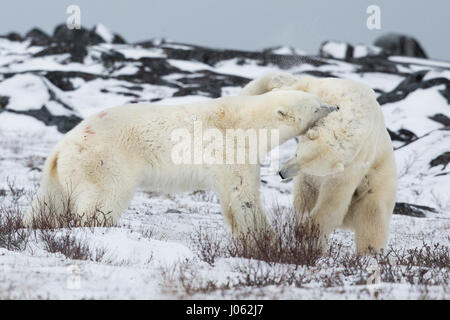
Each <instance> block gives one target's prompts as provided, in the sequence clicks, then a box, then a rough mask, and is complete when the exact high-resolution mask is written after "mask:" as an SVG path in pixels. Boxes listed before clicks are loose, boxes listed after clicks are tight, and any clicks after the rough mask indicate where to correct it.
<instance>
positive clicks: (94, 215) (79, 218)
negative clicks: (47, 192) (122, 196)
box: [30, 193, 113, 229]
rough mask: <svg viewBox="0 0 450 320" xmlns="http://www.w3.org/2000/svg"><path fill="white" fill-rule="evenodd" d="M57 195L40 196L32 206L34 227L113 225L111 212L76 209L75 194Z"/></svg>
mask: <svg viewBox="0 0 450 320" xmlns="http://www.w3.org/2000/svg"><path fill="white" fill-rule="evenodd" d="M59 199H60V200H56V197H47V198H39V199H38V201H37V202H36V203H35V205H34V206H33V208H32V219H31V226H30V227H31V228H32V229H55V228H68V229H72V228H80V227H91V228H94V227H111V226H112V225H113V223H112V218H111V216H110V212H103V211H101V210H100V209H98V208H95V209H93V210H91V211H90V212H81V213H80V212H76V211H75V210H74V201H73V194H72V193H69V194H67V195H60V197H59Z"/></svg>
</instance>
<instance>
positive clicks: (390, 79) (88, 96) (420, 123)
mask: <svg viewBox="0 0 450 320" xmlns="http://www.w3.org/2000/svg"><path fill="white" fill-rule="evenodd" d="M96 34H97V36H95V35H96ZM42 37H43V36H41V38H39V39H41V42H39V41H37V40H36V39H37V38H36V37H34V38H33V37H31V36H29V37H25V38H22V39H20V40H17V39H16V40H11V39H8V38H7V37H5V38H0V168H1V170H0V208H1V209H2V211H0V213H1V214H5V212H6V211H7V209H8V208H9V209H11V208H12V207H16V206H17V208H18V209H17V208H16V211H18V210H22V211H24V210H26V208H27V206H28V205H29V200H30V197H31V194H32V192H33V191H34V190H36V188H37V186H38V184H39V179H40V176H41V169H42V166H43V163H44V160H45V158H46V156H47V155H48V153H49V152H50V150H51V148H52V147H53V146H54V145H55V144H56V142H57V141H58V140H59V139H60V138H61V137H62V135H63V133H64V132H66V131H68V130H70V128H72V127H73V126H74V125H75V124H76V123H77V122H78V121H80V119H82V118H84V117H86V116H89V115H91V114H93V113H96V112H99V111H101V110H103V109H105V108H108V107H112V106H116V105H121V104H124V103H128V102H140V101H146V102H148V101H158V103H164V104H175V103H183V102H192V101H197V100H202V99H209V98H213V97H218V96H222V95H233V94H236V93H237V92H239V90H240V88H241V87H242V86H243V85H245V83H247V82H248V81H249V80H251V79H253V78H255V77H258V76H260V75H262V74H263V73H265V72H267V71H269V70H274V69H283V70H287V71H290V72H293V73H295V74H312V75H316V76H335V77H340V78H348V79H353V80H358V81H361V82H364V83H366V84H367V85H369V86H371V87H372V88H373V89H374V90H375V91H376V92H377V94H378V99H379V102H380V104H381V106H382V110H383V112H384V115H385V120H386V124H387V127H388V129H389V131H390V133H391V136H392V139H393V143H394V147H395V149H396V151H395V155H396V160H397V165H398V178H399V188H398V198H397V202H398V203H408V204H414V205H422V206H427V207H430V208H429V210H420V214H421V215H424V216H423V217H414V216H409V215H399V214H395V215H394V216H393V220H392V224H391V232H390V239H389V246H390V248H392V249H394V250H398V251H402V250H406V249H411V248H415V247H421V246H422V245H423V242H425V243H426V244H436V243H439V244H440V245H441V246H444V248H447V256H446V259H447V260H445V259H444V260H443V261H448V247H449V245H450V192H449V191H450V166H449V167H447V164H448V162H450V131H449V128H450V127H449V126H450V63H449V62H444V61H430V60H426V59H418V58H406V57H393V56H389V57H386V56H381V55H377V54H378V52H379V51H377V50H375V49H373V48H372V47H370V48H369V49H370V50H369V49H367V50H362V49H361V50H358V52H359V53H358V56H357V57H355V58H354V59H350V60H347V61H345V60H343V59H340V58H342V57H341V56H340V54H339V52H338V53H336V56H335V58H329V56H330V54H331V55H332V53H333V52H330V50H331V51H332V50H333V48H336V50H338V49H339V48H340V45H333V44H332V43H331V44H330V45H328V46H327V50H328V58H323V57H321V56H314V55H310V56H308V55H305V53H304V52H302V51H300V50H297V49H293V48H288V47H286V48H284V47H281V48H276V49H271V50H266V51H262V52H245V51H234V50H215V49H209V48H202V47H197V46H191V45H186V44H178V43H170V42H169V43H168V42H164V41H156V40H155V41H148V42H143V43H140V44H126V43H122V41H116V42H117V43H113V42H114V41H113V39H115V36H114V34H112V33H111V32H109V31H108V30H107V29H106V28H105V27H103V26H100V27H96V28H95V29H94V30H93V31H90V34H87V35H86V37H88V40H86V39H84V38H83V39H84V40H83V41H85V42H86V43H82V41H81V40H80V44H79V47H77V48H74V46H71V45H68V44H67V43H65V42H64V41H61V40H58V41H59V42H58V41H56V40H55V39H54V37H53V38H52V37H49V36H47V38H45V37H43V38H42ZM98 37H100V38H101V39H98ZM42 39H44V40H42ZM92 39H94V40H95V39H97V40H95V41H94V40H92ZM36 43H40V45H37V44H36ZM55 48H56V49H55ZM361 48H363V46H361ZM364 52H366V53H367V52H372V55H370V56H369V55H367V56H365V55H364ZM373 52H376V53H373ZM80 61H81V62H80ZM295 149H296V142H295V141H294V140H291V141H288V142H287V143H285V144H284V145H282V146H281V147H280V156H281V157H280V161H281V162H283V161H285V160H286V159H288V158H289V157H290V156H292V155H293V154H294V153H295ZM264 169H266V168H263V172H264V175H263V176H262V177H261V179H262V182H263V183H262V187H261V191H262V195H263V201H264V203H265V204H266V208H267V210H268V211H270V208H271V207H272V206H274V205H275V204H278V205H281V206H286V207H289V206H291V198H292V195H291V189H292V182H290V183H283V182H281V181H280V179H279V177H278V176H277V175H274V174H273V173H271V172H269V171H268V170H264ZM21 189H23V191H21ZM432 209H434V210H432ZM396 213H400V211H399V210H397V211H396ZM407 213H408V212H407ZM0 229H1V227H0ZM199 230H201V232H205V233H206V234H210V235H214V236H215V237H217V238H220V239H227V238H228V237H229V233H230V232H229V230H228V229H227V227H226V226H225V224H224V220H223V218H222V216H221V213H220V205H219V202H218V198H217V196H216V195H215V194H213V193H211V192H193V193H187V194H171V195H156V194H152V193H148V192H144V191H140V192H138V193H137V194H136V195H135V198H134V200H133V201H132V203H131V205H130V206H129V208H128V209H127V210H126V212H125V213H124V214H123V216H122V218H121V220H120V223H119V225H118V226H117V227H114V228H94V229H92V228H91V229H83V228H75V229H72V230H61V231H59V232H60V233H61V234H65V233H66V234H67V233H70V234H71V235H73V236H74V237H75V238H76V239H77V241H79V242H80V243H85V244H86V245H87V246H88V249H86V250H87V251H89V252H90V253H92V254H91V255H90V256H89V257H88V258H85V259H71V258H69V257H67V256H66V255H64V254H62V253H60V252H56V253H51V252H49V250H48V248H46V246H45V243H44V242H43V241H42V239H41V238H39V236H31V237H30V239H29V241H28V243H27V245H26V246H25V247H23V248H20V249H17V248H16V249H14V248H9V249H8V248H6V247H7V246H6V245H4V244H3V245H0V299H6V298H11V299H36V298H44V299H46V298H49V299H81V298H87V299H89V298H95V299H179V298H200V299H204V298H206V299H215V298H232V299H233V298H236V299H245V298H250V299H312V298H316V299H358V298H362V299H418V298H429V299H449V298H450V289H449V287H448V273H449V265H444V266H441V267H439V266H437V265H438V264H439V263H438V264H436V263H434V264H432V266H431V267H430V268H428V267H427V268H428V269H427V268H425V269H420V270H422V271H421V272H418V273H416V274H414V277H415V278H414V277H413V276H410V277H409V276H408V272H406V271H405V272H404V274H402V275H399V276H398V277H388V276H387V275H383V274H382V275H381V280H382V282H381V283H380V284H378V285H376V287H374V286H367V285H366V284H365V280H364V277H365V276H368V273H367V272H368V271H367V270H365V269H364V268H365V267H364V268H363V267H359V268H363V269H364V270H361V272H362V273H361V274H360V273H358V272H359V271H358V272H357V271H355V270H353V271H352V272H345V270H343V269H342V268H343V266H344V265H345V264H341V265H339V266H337V265H333V264H330V263H328V262H326V261H319V262H318V263H317V265H316V266H312V267H306V266H298V267H297V268H295V266H292V265H285V264H280V263H274V264H270V265H268V264H266V263H264V262H260V261H259V262H258V261H254V260H249V259H244V258H242V257H241V258H239V257H232V256H229V255H227V254H219V257H218V258H217V259H216V260H215V261H214V263H212V264H209V263H207V262H205V261H203V260H202V257H201V255H199V250H198V243H197V242H196V241H195V236H196V235H198V234H199V232H200V231H199ZM0 239H1V238H0ZM330 241H331V242H334V243H339V244H341V245H342V247H341V248H340V250H341V251H342V252H341V253H342V254H344V255H345V254H346V253H351V252H353V248H354V244H353V235H352V234H351V233H350V232H347V231H340V230H338V231H336V232H335V233H334V234H333V236H332V239H330ZM0 244H2V242H1V241H0ZM444 258H445V257H444ZM293 268H294V269H295V271H292V269H293ZM249 270H250V271H249ZM255 270H256V271H255ZM383 270H384V269H383V268H382V272H383ZM420 270H419V271H420ZM357 274H360V276H358V277H357V276H356V275H357ZM281 275H293V278H295V281H284V280H281V281H268V280H270V279H271V278H277V277H280V276H281ZM427 277H435V278H436V281H432V280H430V279H427ZM441 278H442V279H441ZM249 279H250V280H251V279H253V280H252V281H249ZM261 279H265V280H261ZM301 279H303V280H301ZM424 279H425V280H424Z"/></svg>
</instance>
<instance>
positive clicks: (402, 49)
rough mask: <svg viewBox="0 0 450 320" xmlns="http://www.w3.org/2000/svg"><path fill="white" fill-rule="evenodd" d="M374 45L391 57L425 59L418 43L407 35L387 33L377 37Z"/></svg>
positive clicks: (425, 56)
mask: <svg viewBox="0 0 450 320" xmlns="http://www.w3.org/2000/svg"><path fill="white" fill-rule="evenodd" d="M374 44H375V45H376V46H377V47H380V48H383V49H384V50H386V51H388V52H389V53H390V54H393V55H399V56H409V57H417V58H427V55H426V54H425V51H424V50H423V49H422V47H421V46H420V44H419V42H418V41H417V40H416V39H414V38H413V37H410V36H407V35H402V34H396V33H388V34H385V35H382V36H380V37H378V38H377V39H376V40H375V42H374Z"/></svg>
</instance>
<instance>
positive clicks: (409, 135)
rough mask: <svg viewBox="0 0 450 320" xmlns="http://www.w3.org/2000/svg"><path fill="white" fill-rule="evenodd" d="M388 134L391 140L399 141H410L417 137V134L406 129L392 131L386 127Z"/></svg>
mask: <svg viewBox="0 0 450 320" xmlns="http://www.w3.org/2000/svg"><path fill="white" fill-rule="evenodd" d="M387 131H388V133H389V135H390V136H391V140H392V141H401V142H408V143H411V142H413V141H415V140H417V139H418V137H417V135H416V134H415V133H414V132H412V131H409V130H407V129H400V130H398V131H397V132H393V131H391V130H389V129H387Z"/></svg>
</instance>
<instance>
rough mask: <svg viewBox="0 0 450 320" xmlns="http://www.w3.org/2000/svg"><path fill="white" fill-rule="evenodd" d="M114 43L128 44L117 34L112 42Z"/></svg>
mask: <svg viewBox="0 0 450 320" xmlns="http://www.w3.org/2000/svg"><path fill="white" fill-rule="evenodd" d="M112 43H114V44H126V43H127V42H126V41H125V39H124V38H122V37H121V36H120V35H118V34H117V33H115V34H114V38H113V40H112Z"/></svg>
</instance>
